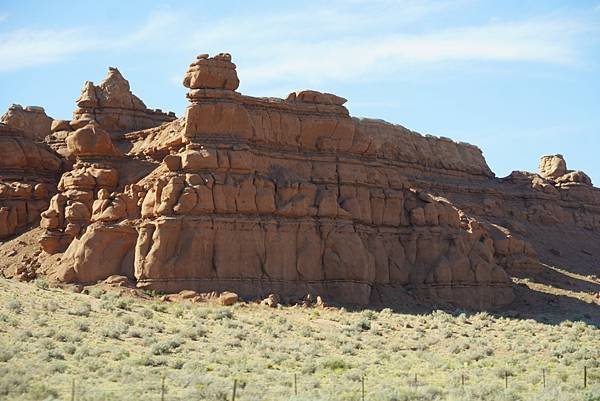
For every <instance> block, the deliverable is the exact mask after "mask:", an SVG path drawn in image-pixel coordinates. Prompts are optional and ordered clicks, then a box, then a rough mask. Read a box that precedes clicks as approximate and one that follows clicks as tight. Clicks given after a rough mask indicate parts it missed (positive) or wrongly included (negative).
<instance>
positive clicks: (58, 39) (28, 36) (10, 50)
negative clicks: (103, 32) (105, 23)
mask: <svg viewBox="0 0 600 401" xmlns="http://www.w3.org/2000/svg"><path fill="white" fill-rule="evenodd" d="M93 45H94V43H93V41H92V40H89V39H88V40H86V39H85V38H84V36H83V35H82V33H81V31H79V30H76V29H68V30H46V31H43V30H29V29H20V30H16V31H13V32H9V33H4V34H0V54H2V58H3V60H2V63H0V72H2V71H11V70H16V69H19V68H24V67H29V66H33V65H38V64H45V63H51V62H55V61H59V60H60V59H61V58H63V57H65V56H68V55H71V54H74V53H79V52H82V51H85V50H87V49H90V48H91V47H93Z"/></svg>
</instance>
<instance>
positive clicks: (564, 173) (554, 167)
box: [539, 154, 592, 185]
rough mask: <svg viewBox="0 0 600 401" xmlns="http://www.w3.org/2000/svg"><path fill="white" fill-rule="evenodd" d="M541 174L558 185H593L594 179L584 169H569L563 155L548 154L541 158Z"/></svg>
mask: <svg viewBox="0 0 600 401" xmlns="http://www.w3.org/2000/svg"><path fill="white" fill-rule="evenodd" d="M539 174H540V175H541V176H542V177H543V178H545V179H547V180H551V181H554V182H555V183H556V184H557V185H568V184H584V185H592V179H591V178H590V177H589V176H588V175H587V174H586V173H584V172H583V171H578V170H568V169H567V162H566V161H565V158H564V156H563V155H560V154H557V155H547V156H542V157H541V158H540V165H539Z"/></svg>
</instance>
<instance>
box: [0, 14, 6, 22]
mask: <svg viewBox="0 0 600 401" xmlns="http://www.w3.org/2000/svg"><path fill="white" fill-rule="evenodd" d="M7 19H8V14H6V13H0V22H3V21H6V20H7Z"/></svg>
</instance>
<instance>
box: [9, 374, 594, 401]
mask: <svg viewBox="0 0 600 401" xmlns="http://www.w3.org/2000/svg"><path fill="white" fill-rule="evenodd" d="M571 373H572V374H571V375H569V376H566V377H565V376H564V374H561V376H560V377H558V375H556V374H553V372H552V371H550V370H547V369H540V370H539V372H535V374H534V373H533V372H529V374H528V376H527V378H526V379H527V380H528V383H529V384H530V387H529V388H528V389H527V390H523V387H522V383H519V378H520V377H519V376H524V374H523V375H517V374H514V373H510V372H508V371H505V372H504V373H503V374H502V375H498V374H496V375H495V379H496V380H495V382H493V383H490V378H489V377H486V378H483V377H482V376H481V375H480V372H478V371H470V372H467V371H454V372H452V373H451V374H449V375H448V376H447V377H445V378H440V377H439V376H438V377H437V378H433V377H432V375H431V372H422V373H421V374H419V373H414V374H406V375H404V377H403V378H402V379H401V380H397V379H395V378H392V377H390V378H389V380H388V381H387V383H384V384H382V383H378V384H375V385H374V384H372V383H370V381H369V377H368V376H366V375H362V376H360V377H359V378H358V379H354V380H352V381H347V382H346V383H343V384H341V383H339V380H338V381H337V382H335V381H334V382H332V383H330V384H329V386H327V385H326V386H321V385H318V386H315V385H314V383H315V381H314V376H311V375H303V374H299V373H287V374H286V373H282V374H281V380H280V383H279V384H282V383H284V384H285V385H284V386H280V387H279V390H275V391H273V389H270V388H264V386H263V385H259V384H256V383H254V382H253V381H252V380H240V379H238V378H235V377H234V378H230V379H223V378H221V380H219V381H216V382H211V380H210V379H209V380H208V382H207V381H204V382H187V383H182V382H181V381H179V380H177V381H170V380H169V375H168V374H162V375H161V376H160V377H159V378H158V380H150V379H148V380H146V381H144V382H143V383H127V384H121V385H119V384H115V385H118V386H119V387H118V388H116V387H115V388H106V385H102V386H98V384H97V383H90V382H89V381H86V380H84V379H80V378H73V379H72V380H71V382H70V383H68V384H64V383H63V384H61V385H58V386H50V385H48V386H46V388H45V391H46V393H47V394H45V395H42V396H44V398H43V399H46V400H60V401H120V400H127V401H134V400H144V401H180V400H181V401H184V400H185V401H192V400H211V399H214V400H219V401H236V400H237V401H243V400H282V399H289V400H301V399H302V400H303V399H311V400H319V399H323V400H337V399H351V400H356V401H369V400H381V399H394V397H393V394H394V391H396V392H397V391H404V392H405V393H406V392H407V391H408V392H411V391H412V392H419V391H422V392H423V393H424V394H425V395H426V394H427V393H430V395H431V397H432V398H431V399H432V400H433V399H435V400H439V399H443V398H441V397H442V396H441V395H440V394H441V393H443V392H444V391H448V390H451V391H453V392H454V393H457V392H458V393H460V392H461V391H462V392H469V390H470V389H473V388H476V387H478V386H481V382H482V380H483V381H485V382H486V383H487V384H488V385H489V384H491V385H493V388H494V389H495V391H496V392H497V393H498V394H499V395H501V394H502V393H504V392H508V391H511V390H513V391H517V392H518V391H527V392H530V393H531V392H533V393H536V392H537V393H542V392H544V391H546V390H548V389H552V388H561V389H563V390H564V391H567V392H569V394H571V395H574V396H575V397H577V394H589V393H588V391H596V393H594V396H600V368H596V369H591V368H588V367H587V366H584V367H582V368H581V369H577V371H575V370H572V372H571ZM532 375H533V376H532ZM536 375H537V377H535V379H536V380H535V383H532V382H531V378H532V377H534V376H536ZM500 376H501V377H500ZM321 378H323V377H321ZM337 379H339V378H337ZM207 383H208V384H207ZM565 383H568V385H566V387H565ZM532 387H533V388H532ZM209 388H210V389H209ZM282 388H283V389H282ZM436 388H437V389H439V390H440V391H441V393H439V392H436V391H435V389H436ZM39 396H40V394H37V397H39ZM5 397H6V398H5ZM4 399H6V400H11V399H19V400H21V399H23V400H27V399H30V398H27V393H12V394H11V393H8V394H5V395H2V394H0V400H4ZM419 399H420V400H426V399H428V398H426V396H423V397H422V398H419ZM593 399H596V398H593ZM486 400H487V399H486ZM490 400H492V399H490Z"/></svg>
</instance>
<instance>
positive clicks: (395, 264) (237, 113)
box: [0, 54, 600, 308]
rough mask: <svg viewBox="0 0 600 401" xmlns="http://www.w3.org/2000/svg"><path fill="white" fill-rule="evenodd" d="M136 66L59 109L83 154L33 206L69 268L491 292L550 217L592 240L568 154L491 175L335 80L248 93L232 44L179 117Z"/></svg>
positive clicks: (254, 292) (448, 296) (166, 280)
mask: <svg viewBox="0 0 600 401" xmlns="http://www.w3.org/2000/svg"><path fill="white" fill-rule="evenodd" d="M126 82H127V81H125V80H124V79H123V78H122V76H121V75H120V73H118V71H117V70H116V69H111V70H110V72H109V77H108V78H107V80H105V81H104V82H103V83H102V84H101V85H100V86H99V87H97V86H94V85H93V84H91V83H86V85H84V89H83V90H82V95H81V97H80V98H79V99H78V109H77V110H76V111H75V113H74V120H73V121H71V122H61V123H55V124H53V129H52V131H53V135H54V136H55V137H54V140H53V141H50V144H51V146H52V147H53V148H54V149H56V150H57V151H58V152H59V153H60V154H61V155H63V156H64V157H66V158H68V159H69V160H71V162H72V163H73V164H72V167H69V169H68V171H66V172H65V173H64V174H63V175H62V177H61V178H60V180H59V181H58V183H57V184H56V187H54V188H55V189H54V190H53V191H50V192H57V193H56V194H55V195H54V196H53V197H52V199H51V200H50V201H49V207H48V208H47V210H45V211H44V212H43V213H41V223H40V224H41V226H42V227H43V228H44V229H45V230H46V234H45V235H44V236H43V237H42V239H41V246H42V247H43V249H44V250H45V251H46V252H48V253H63V255H62V258H61V261H60V263H59V264H53V265H48V266H45V269H46V271H47V273H48V274H50V275H53V276H54V277H56V278H58V279H59V280H63V281H78V282H95V281H97V280H103V279H105V278H106V277H108V276H110V275H114V274H122V275H127V276H129V277H130V278H131V279H132V280H134V281H135V282H136V285H137V286H138V287H142V288H151V289H158V290H165V291H180V290H183V289H193V290H198V291H213V290H217V291H223V290H233V291H236V292H238V293H240V294H241V295H242V296H246V297H260V296H263V295H266V294H268V293H278V294H280V295H281V296H282V297H283V298H284V299H285V298H288V299H297V298H301V297H303V296H304V295H306V294H307V293H310V294H314V295H321V296H323V297H324V298H325V299H327V300H329V301H333V302H342V303H352V304H367V303H369V302H372V301H376V300H386V299H387V300H389V299H394V297H395V296H397V294H399V293H400V292H405V291H407V290H408V291H412V292H414V293H415V294H417V296H422V297H427V298H430V299H434V300H437V301H441V302H450V303H454V304H459V305H463V306H468V307H476V308H488V307H496V306H502V305H506V304H508V303H510V302H512V301H513V299H514V294H513V290H512V281H511V275H525V276H527V275H535V274H537V273H539V272H540V271H541V270H542V269H543V268H544V267H543V263H542V261H541V260H540V257H543V258H546V254H547V252H548V247H547V245H546V244H545V243H544V239H542V238H540V235H539V232H540V230H545V231H547V232H548V233H549V234H548V238H547V241H549V242H551V243H552V247H558V248H560V243H558V244H556V242H559V241H557V240H556V235H554V234H553V233H556V232H570V233H572V235H573V236H575V237H577V238H580V237H581V238H588V240H584V241H585V244H583V245H582V246H585V247H586V249H587V250H588V252H589V253H590V255H591V256H592V255H597V254H599V253H600V249H599V247H600V246H599V245H598V244H599V243H600V242H598V241H597V240H598V238H599V232H600V190H599V189H597V188H594V187H593V186H592V185H591V181H590V179H589V177H587V176H586V175H585V174H584V173H582V172H578V171H569V170H567V169H566V164H565V162H564V159H563V158H562V157H561V156H560V155H557V156H549V157H544V158H543V159H542V162H541V164H540V174H531V173H519V172H515V173H513V174H512V175H511V176H509V177H507V178H504V179H497V178H495V176H494V174H493V173H492V172H491V170H490V169H489V167H488V166H487V164H486V162H485V160H484V158H483V155H482V153H481V151H480V150H479V149H478V148H477V147H475V146H473V145H469V144H466V143H457V142H454V141H452V140H450V139H447V138H437V137H433V136H422V135H420V134H418V133H415V132H412V131H410V130H408V129H406V128H404V127H401V126H398V125H392V124H389V123H386V122H382V121H377V120H366V119H363V120H360V119H356V118H352V117H350V115H349V113H348V110H347V109H346V108H345V107H344V106H343V105H344V103H345V99H343V98H341V97H339V96H336V95H333V94H326V93H320V92H317V91H301V92H296V93H292V94H290V95H289V96H288V97H287V98H286V99H285V100H284V99H274V98H267V99H265V98H255V97H250V96H245V95H242V94H240V93H238V92H236V89H237V87H238V85H239V80H238V78H237V73H236V67H235V64H233V63H232V62H231V56H230V55H228V54H220V55H217V56H215V57H212V58H211V57H208V56H207V55H201V56H199V57H198V59H197V60H196V61H195V62H194V63H193V64H191V65H190V68H189V70H188V72H187V73H186V75H185V78H184V85H185V86H186V87H188V88H189V89H190V90H189V92H188V95H187V96H188V99H189V100H190V105H189V106H188V108H187V110H186V112H185V117H183V118H181V119H178V120H174V116H167V115H164V114H161V113H160V112H153V111H148V110H147V109H146V108H145V106H144V105H143V103H142V102H141V101H140V100H139V99H138V98H137V97H135V96H134V95H132V94H131V92H130V91H129V84H128V83H127V84H125V83H126ZM159 124H160V125H159ZM148 127H150V128H148ZM144 128H147V129H144ZM140 129H141V130H140ZM57 133H61V134H60V135H58V134H57ZM55 171H56V170H55ZM32 210H33V209H32ZM38 213H39V212H38ZM34 214H35V213H34ZM30 220H31V218H29V219H28V220H27V221H30ZM1 224H2V221H1V220H0V225H1ZM0 232H1V231H0ZM7 232H8V231H7ZM14 232H15V231H14V230H13V231H12V232H8V235H10V234H13V233H14ZM553 249H554V248H553ZM578 260H579V259H578ZM585 263H587V262H585Z"/></svg>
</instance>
